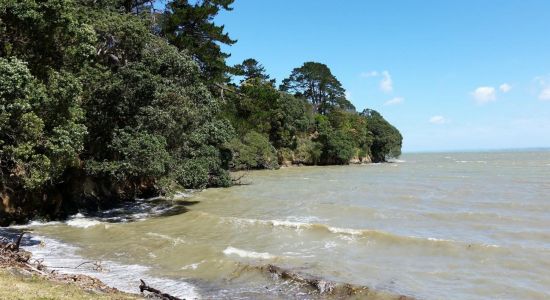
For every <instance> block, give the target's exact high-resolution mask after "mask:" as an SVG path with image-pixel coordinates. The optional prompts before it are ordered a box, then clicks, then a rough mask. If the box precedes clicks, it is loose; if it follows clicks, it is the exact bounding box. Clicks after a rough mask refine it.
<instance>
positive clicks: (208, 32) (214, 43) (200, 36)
mask: <svg viewBox="0 0 550 300" xmlns="http://www.w3.org/2000/svg"><path fill="white" fill-rule="evenodd" d="M189 2H190V1H188V0H174V1H171V2H169V3H168V4H167V5H166V11H165V12H164V15H163V18H162V20H161V35H162V36H164V37H165V38H166V39H167V40H168V41H169V42H170V43H171V44H172V45H174V46H176V47H177V48H178V49H180V50H184V49H185V50H187V51H189V53H190V54H191V56H192V57H193V58H194V59H195V60H196V61H197V63H198V64H199V66H200V68H201V70H202V72H203V75H204V77H205V78H206V79H208V80H209V81H211V82H215V83H220V82H225V81H226V79H227V78H226V75H225V74H226V72H227V71H228V70H229V67H228V66H227V65H226V63H225V59H226V58H228V57H229V54H227V53H224V52H222V51H221V48H220V45H219V44H225V45H233V44H234V43H235V42H236V40H233V39H231V38H230V37H229V35H228V34H227V33H226V32H224V26H223V25H221V26H218V25H216V24H215V23H214V22H213V19H214V17H215V16H216V15H217V14H218V13H219V11H220V10H222V9H224V10H228V11H230V10H232V8H231V7H230V5H231V4H232V3H233V0H199V1H196V3H195V4H192V3H189Z"/></svg>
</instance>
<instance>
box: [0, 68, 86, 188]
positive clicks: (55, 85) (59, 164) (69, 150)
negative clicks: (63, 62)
mask: <svg viewBox="0 0 550 300" xmlns="http://www.w3.org/2000/svg"><path fill="white" fill-rule="evenodd" d="M80 91H81V86H80V84H79V83H78V81H76V80H75V78H74V76H72V75H71V74H68V73H57V72H54V71H52V72H50V75H49V78H48V83H47V84H45V83H43V82H41V81H39V80H38V79H36V78H35V77H34V76H32V74H31V73H30V70H29V69H28V67H27V65H26V64H25V63H24V62H22V61H21V60H19V59H16V58H13V59H5V58H1V57H0V194H1V193H2V192H4V191H5V190H6V189H10V190H11V191H17V190H20V189H25V190H27V191H40V189H41V188H44V187H46V186H51V185H55V184H57V183H59V181H60V180H61V176H62V175H63V173H64V172H65V170H66V169H68V168H72V167H76V166H77V165H78V162H79V161H78V155H79V154H80V152H81V151H82V150H83V139H84V136H85V134H86V127H84V125H83V124H82V116H83V115H82V110H81V108H80V106H79V104H80V103H79V102H80V98H79V95H80Z"/></svg>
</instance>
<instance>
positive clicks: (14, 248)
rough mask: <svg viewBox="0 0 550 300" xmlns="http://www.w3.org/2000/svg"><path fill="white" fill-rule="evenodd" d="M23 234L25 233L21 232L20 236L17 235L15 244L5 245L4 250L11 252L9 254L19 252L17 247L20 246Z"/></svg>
mask: <svg viewBox="0 0 550 300" xmlns="http://www.w3.org/2000/svg"><path fill="white" fill-rule="evenodd" d="M25 233H26V232H25V231H23V232H21V234H20V235H19V237H18V238H17V240H16V241H15V243H8V244H6V246H5V247H4V250H7V251H11V252H17V251H19V246H20V245H21V240H22V239H23V235H24V234H25Z"/></svg>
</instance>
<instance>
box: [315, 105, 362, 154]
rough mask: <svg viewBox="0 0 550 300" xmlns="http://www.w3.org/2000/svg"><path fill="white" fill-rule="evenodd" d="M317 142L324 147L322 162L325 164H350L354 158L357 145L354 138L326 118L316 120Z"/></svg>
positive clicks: (318, 117) (320, 116)
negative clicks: (336, 127) (332, 124)
mask: <svg viewBox="0 0 550 300" xmlns="http://www.w3.org/2000/svg"><path fill="white" fill-rule="evenodd" d="M316 123H317V131H318V137H317V141H318V142H320V143H321V144H322V145H323V148H322V154H321V162H322V163H323V164H348V163H349V161H350V159H351V158H352V157H353V155H354V153H355V151H354V148H355V144H354V141H353V140H352V137H351V136H350V135H349V134H346V131H344V130H343V129H335V128H334V127H333V126H331V124H330V121H329V119H328V118H327V117H326V116H322V115H318V116H317V118H316Z"/></svg>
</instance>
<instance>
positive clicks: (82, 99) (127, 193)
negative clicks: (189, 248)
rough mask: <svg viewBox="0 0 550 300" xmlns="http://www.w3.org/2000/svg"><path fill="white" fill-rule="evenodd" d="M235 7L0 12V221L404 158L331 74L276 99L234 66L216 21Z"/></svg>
mask: <svg viewBox="0 0 550 300" xmlns="http://www.w3.org/2000/svg"><path fill="white" fill-rule="evenodd" d="M232 3H233V0H200V1H186V0H173V1H168V3H166V7H165V8H163V9H162V10H158V9H156V8H155V3H154V1H142V0H1V1H0V197H1V198H2V204H0V205H1V206H2V207H1V208H2V211H1V212H0V217H2V216H3V217H5V218H6V220H7V219H9V218H8V216H11V217H12V218H14V219H17V218H26V217H27V216H29V215H34V214H42V215H46V216H48V217H56V216H58V215H61V214H63V213H67V212H68V211H69V210H71V209H74V208H75V207H79V206H82V205H87V206H92V207H96V208H97V207H100V206H102V205H109V204H110V203H111V202H115V201H117V200H121V199H122V200H123V199H132V198H134V197H136V196H143V195H147V194H159V193H160V194H169V193H171V192H173V191H175V190H177V189H181V188H204V187H210V186H220V187H225V186H229V185H231V183H232V182H231V177H230V176H229V173H228V171H229V170H232V169H233V170H240V169H261V168H277V167H278V166H280V165H281V164H283V163H295V164H306V165H315V164H347V163H349V161H350V159H352V158H354V157H359V158H367V157H368V158H370V159H372V160H373V161H385V160H386V159H387V158H390V157H397V156H399V155H400V149H401V140H402V137H401V135H400V133H399V131H398V130H397V129H396V128H395V127H393V126H392V125H391V124H389V123H388V122H387V121H386V120H384V118H383V117H382V116H381V115H380V114H379V113H377V112H375V111H372V110H365V111H363V112H362V113H357V112H356V111H355V108H354V106H353V105H352V104H351V102H350V101H349V100H348V99H346V97H345V90H344V88H343V87H342V85H341V83H340V82H339V81H338V80H337V79H336V77H335V76H334V75H333V74H332V73H331V71H330V69H329V68H328V67H327V66H326V65H324V64H321V63H317V62H306V63H304V64H303V65H302V66H300V67H298V68H296V69H294V70H293V71H292V73H291V74H290V76H289V77H288V78H286V79H284V80H283V81H282V84H281V86H280V87H276V86H275V80H273V79H271V78H270V76H269V75H268V74H267V73H266V70H265V68H264V67H263V66H262V65H261V64H260V63H259V62H257V61H256V60H254V59H247V60H245V61H243V62H242V63H241V64H239V65H236V66H229V65H228V64H227V62H226V59H227V58H228V57H229V54H227V53H224V52H223V51H222V50H221V48H220V44H226V45H231V44H234V43H235V42H236V41H235V40H233V39H232V38H231V37H230V36H229V35H228V33H227V32H225V29H224V26H220V25H217V24H215V23H214V18H215V16H216V15H217V14H218V13H219V12H220V10H231V9H232V8H231V4H232ZM236 79H242V80H240V82H239V83H237V80H236Z"/></svg>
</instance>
